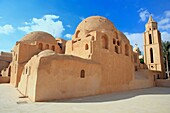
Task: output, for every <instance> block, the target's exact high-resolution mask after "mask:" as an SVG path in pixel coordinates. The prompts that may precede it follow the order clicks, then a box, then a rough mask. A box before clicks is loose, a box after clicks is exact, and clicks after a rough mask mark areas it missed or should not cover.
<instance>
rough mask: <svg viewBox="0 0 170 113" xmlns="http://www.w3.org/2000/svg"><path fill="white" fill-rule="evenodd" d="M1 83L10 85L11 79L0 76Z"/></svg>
mask: <svg viewBox="0 0 170 113" xmlns="http://www.w3.org/2000/svg"><path fill="white" fill-rule="evenodd" d="M0 83H9V77H3V76H0Z"/></svg>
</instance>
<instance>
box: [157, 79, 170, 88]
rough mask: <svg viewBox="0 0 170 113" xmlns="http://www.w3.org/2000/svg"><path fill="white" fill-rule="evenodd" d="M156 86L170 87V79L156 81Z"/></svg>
mask: <svg viewBox="0 0 170 113" xmlns="http://www.w3.org/2000/svg"><path fill="white" fill-rule="evenodd" d="M156 86H158V87H170V79H157V80H156Z"/></svg>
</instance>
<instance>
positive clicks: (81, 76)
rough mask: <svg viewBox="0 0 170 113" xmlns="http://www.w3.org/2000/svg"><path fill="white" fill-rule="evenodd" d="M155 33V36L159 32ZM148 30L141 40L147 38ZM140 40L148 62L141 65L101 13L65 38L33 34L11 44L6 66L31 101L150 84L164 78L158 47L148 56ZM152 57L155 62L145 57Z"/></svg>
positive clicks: (11, 80)
mask: <svg viewBox="0 0 170 113" xmlns="http://www.w3.org/2000/svg"><path fill="white" fill-rule="evenodd" d="M149 22H150V20H149ZM148 24H149V25H150V23H148ZM155 27H156V29H157V26H156V25H155ZM147 28H148V27H147ZM151 30H152V29H151ZM147 31H148V29H147V30H146V32H147ZM153 32H155V34H156V32H158V30H155V31H154V30H153ZM147 33H151V32H147ZM147 33H145V37H144V39H145V40H149V34H147ZM151 35H152V33H151ZM158 37H159V40H160V36H159V35H154V37H153V38H154V39H153V40H154V41H153V43H155V40H156V39H158ZM144 44H145V45H144V49H145V50H144V51H145V55H144V59H145V63H146V64H141V63H140V60H139V53H138V52H137V50H136V49H134V51H133V49H132V46H131V45H130V42H129V40H128V39H127V38H126V36H125V35H124V34H123V33H122V32H120V31H119V30H117V29H116V28H115V26H114V25H113V23H112V22H111V21H109V20H108V19H106V18H104V17H101V16H92V17H88V18H86V19H84V20H83V21H82V22H81V23H80V24H79V25H78V27H77V29H76V30H75V34H74V35H73V36H72V40H68V41H65V40H63V39H61V38H56V39H55V38H54V37H53V36H51V35H50V34H48V33H45V32H40V31H37V32H31V33H29V34H27V35H26V36H24V37H23V38H22V39H21V40H20V41H18V42H17V43H16V45H15V46H14V48H13V51H12V58H13V59H12V62H11V64H10V67H9V68H8V71H9V70H10V71H9V72H11V73H10V76H11V78H10V83H11V84H12V85H13V86H15V87H18V90H19V91H20V92H21V93H22V94H23V95H24V96H28V98H30V99H31V100H32V101H46V100H52V99H68V98H76V97H83V96H90V95H98V94H104V93H111V92H115V91H125V90H131V89H139V88H146V87H152V86H155V79H156V78H154V77H155V75H158V74H159V75H160V77H162V76H163V73H162V71H164V70H163V68H161V67H163V64H162V63H161V62H162V60H163V59H162V56H161V55H162V53H161V52H162V51H161V50H160V46H161V45H160V43H156V44H155V45H154V47H155V48H153V54H152V53H151V51H149V52H150V53H149V52H148V51H147V50H148V49H150V48H148V47H146V45H147V44H148V42H146V41H145V42H144ZM150 47H151V46H150ZM156 51H159V53H160V54H159V53H157V52H156ZM151 55H153V56H152V57H153V58H154V62H150V61H149V62H148V60H147V61H146V59H151V58H150V57H151ZM157 57H158V58H159V61H158V63H157V61H156V60H157V59H156V58H157ZM157 65H158V66H159V67H160V68H159V69H157V67H155V66H157ZM150 66H154V67H153V68H154V69H155V70H156V71H155V70H154V71H152V70H153V69H151V68H152V67H150Z"/></svg>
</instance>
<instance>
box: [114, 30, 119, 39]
mask: <svg viewBox="0 0 170 113" xmlns="http://www.w3.org/2000/svg"><path fill="white" fill-rule="evenodd" d="M114 33H115V37H116V39H118V38H119V37H118V34H117V32H116V31H115V32H114Z"/></svg>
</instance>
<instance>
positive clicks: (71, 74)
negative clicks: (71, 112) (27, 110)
mask: <svg viewBox="0 0 170 113" xmlns="http://www.w3.org/2000/svg"><path fill="white" fill-rule="evenodd" d="M82 70H84V71H85V73H84V74H85V77H84V78H81V71H82ZM100 87H101V67H100V65H99V64H97V63H95V62H93V61H87V60H83V59H80V58H75V57H73V56H62V55H61V56H50V57H44V58H41V61H40V64H39V70H38V78H37V85H36V97H35V100H34V101H44V100H51V99H67V98H75V97H83V96H89V95H96V94H99V89H100Z"/></svg>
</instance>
